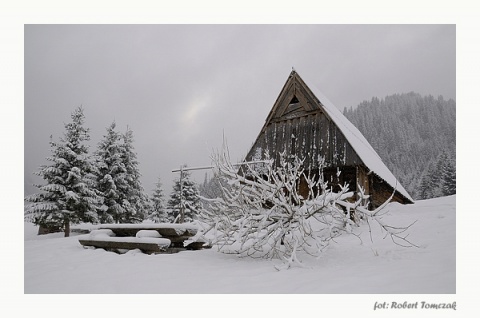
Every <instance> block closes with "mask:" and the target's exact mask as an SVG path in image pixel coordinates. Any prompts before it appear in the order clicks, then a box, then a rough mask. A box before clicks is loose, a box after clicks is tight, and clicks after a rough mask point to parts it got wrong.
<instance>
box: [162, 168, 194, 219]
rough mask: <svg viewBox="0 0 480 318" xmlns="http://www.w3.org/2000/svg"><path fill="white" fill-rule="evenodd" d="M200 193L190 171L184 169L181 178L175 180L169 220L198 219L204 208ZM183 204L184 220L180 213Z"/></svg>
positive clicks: (169, 204)
mask: <svg viewBox="0 0 480 318" xmlns="http://www.w3.org/2000/svg"><path fill="white" fill-rule="evenodd" d="M184 167H186V166H184ZM198 194H199V193H198V187H197V184H196V183H195V181H193V180H191V179H190V173H189V172H188V171H182V172H181V173H180V176H179V178H178V179H176V180H175V183H174V185H173V191H172V193H171V195H170V199H169V200H168V205H167V207H168V215H169V217H168V218H169V220H170V221H172V222H180V223H182V222H189V221H192V220H195V219H197V216H198V214H199V213H200V211H201V208H202V205H201V202H200V198H199V197H198ZM181 206H182V207H183V211H184V213H183V218H184V219H183V220H182V215H181V213H180V212H181Z"/></svg>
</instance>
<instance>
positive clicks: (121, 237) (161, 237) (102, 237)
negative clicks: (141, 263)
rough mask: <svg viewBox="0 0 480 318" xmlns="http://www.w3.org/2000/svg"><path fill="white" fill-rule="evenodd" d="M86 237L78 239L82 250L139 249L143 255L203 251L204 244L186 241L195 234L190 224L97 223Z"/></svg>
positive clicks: (118, 250)
mask: <svg viewBox="0 0 480 318" xmlns="http://www.w3.org/2000/svg"><path fill="white" fill-rule="evenodd" d="M89 230H90V235H89V236H88V237H87V238H82V239H79V242H80V244H82V245H83V246H84V247H96V248H103V249H106V250H110V251H114V252H120V253H121V252H125V251H128V250H132V249H140V250H141V251H143V252H145V253H149V254H152V253H176V252H179V251H184V250H198V249H203V248H205V246H204V245H205V242H203V241H200V242H199V241H195V242H192V241H190V242H189V239H191V238H192V237H193V236H194V235H195V234H196V233H197V231H198V229H197V227H196V226H195V225H193V224H188V223H186V224H171V223H151V224H145V223H140V224H100V225H97V226H93V227H91V228H90V229H89Z"/></svg>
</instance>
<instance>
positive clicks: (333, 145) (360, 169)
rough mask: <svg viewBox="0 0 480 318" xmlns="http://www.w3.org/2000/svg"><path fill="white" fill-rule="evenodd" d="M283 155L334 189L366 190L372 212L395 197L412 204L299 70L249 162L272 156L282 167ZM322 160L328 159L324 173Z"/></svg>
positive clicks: (355, 131)
mask: <svg viewBox="0 0 480 318" xmlns="http://www.w3.org/2000/svg"><path fill="white" fill-rule="evenodd" d="M282 152H284V153H285V154H286V155H296V156H298V157H300V158H303V159H304V160H305V161H304V167H305V169H306V170H307V171H309V172H310V173H314V174H317V175H320V173H322V174H323V177H324V180H326V181H328V182H329V183H331V185H332V186H335V185H336V184H342V185H343V184H344V183H347V184H348V185H349V189H350V190H351V191H355V192H356V191H358V185H361V186H362V187H363V188H364V189H365V192H366V194H368V195H369V196H370V207H371V208H375V207H377V206H379V205H380V204H382V203H383V202H385V201H386V200H387V199H388V198H389V197H390V196H391V195H392V193H394V192H395V194H394V197H393V201H396V202H399V203H402V204H407V203H413V199H412V198H411V197H410V195H409V194H408V193H407V191H406V190H405V189H404V188H403V187H402V185H401V184H400V183H399V182H398V181H397V179H396V178H395V176H394V175H393V174H392V173H391V172H390V170H389V169H388V168H387V167H386V166H385V164H384V163H383V162H382V160H381V159H380V157H379V156H378V154H377V153H376V152H375V150H374V149H373V148H372V146H370V144H369V143H368V141H367V140H366V139H365V137H364V136H363V135H362V134H361V133H360V131H359V130H358V129H357V128H356V127H355V126H353V124H352V123H350V121H348V119H346V118H345V116H343V114H342V113H341V112H340V111H339V110H338V109H337V108H336V107H335V106H334V105H333V104H332V103H331V102H330V101H328V99H327V98H325V96H323V94H321V93H320V92H319V91H318V90H317V89H316V88H315V86H313V85H307V84H306V82H305V81H304V80H303V79H302V78H301V77H300V75H299V74H298V73H297V72H296V71H295V70H292V72H291V73H290V75H289V77H288V79H287V82H286V83H285V85H284V86H283V88H282V90H281V92H280V95H279V96H278V98H277V100H276V101H275V103H274V105H273V108H272V110H271V111H270V113H269V114H268V117H267V119H266V121H265V124H264V126H263V128H262V130H261V131H260V134H259V135H258V137H257V139H256V140H255V143H254V144H253V146H252V148H251V149H250V151H249V152H248V154H247V156H246V158H245V160H246V161H255V160H263V159H265V158H266V156H267V155H266V154H268V156H269V157H270V158H271V159H274V160H275V163H276V164H278V163H279V156H280V155H279V154H280V153H282ZM319 158H324V160H325V162H324V165H323V168H322V171H319ZM339 171H340V174H338V172H339ZM305 186H306V185H304V184H302V182H301V181H300V182H299V188H300V189H299V191H300V193H302V191H308V190H307V188H306V187H305ZM302 187H305V189H302Z"/></svg>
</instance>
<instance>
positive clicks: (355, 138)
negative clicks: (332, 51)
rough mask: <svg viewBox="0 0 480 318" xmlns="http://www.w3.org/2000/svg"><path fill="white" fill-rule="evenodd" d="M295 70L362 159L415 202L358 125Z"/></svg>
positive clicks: (377, 173)
mask: <svg viewBox="0 0 480 318" xmlns="http://www.w3.org/2000/svg"><path fill="white" fill-rule="evenodd" d="M295 72H296V73H297V75H298V76H299V77H300V78H301V79H302V81H303V82H304V83H305V84H306V86H307V87H308V88H309V89H310V90H311V91H312V93H313V95H314V96H315V97H316V98H317V99H318V101H319V102H320V103H321V104H322V105H323V106H324V109H325V111H326V112H327V114H328V115H329V116H330V118H331V119H332V120H333V121H334V123H335V124H336V125H337V126H338V128H340V130H341V131H342V133H343V134H344V135H345V138H346V139H347V140H348V141H349V143H350V145H351V146H352V147H353V149H354V150H355V151H356V152H357V154H358V155H359V157H360V158H361V159H362V161H363V163H364V164H365V165H366V166H367V167H368V168H369V169H370V170H371V171H373V172H374V173H375V174H376V175H378V176H379V177H380V178H382V179H383V180H385V181H386V182H388V184H390V185H391V186H392V187H393V188H394V189H396V191H398V192H400V193H401V194H402V195H403V196H404V197H406V198H407V199H409V200H410V201H412V202H414V200H413V199H412V197H411V196H410V195H409V194H408V192H407V191H406V190H405V189H404V188H403V186H402V185H401V184H400V182H399V181H398V180H397V178H396V177H395V176H394V175H393V174H392V172H391V171H390V169H388V168H387V166H386V165H385V164H384V163H383V161H382V159H381V158H380V156H379V155H378V154H377V152H376V151H375V150H374V149H373V147H372V146H371V145H370V143H369V142H368V141H367V139H365V137H364V136H363V134H362V133H361V132H360V131H359V130H358V129H357V127H355V126H354V125H353V124H352V123H351V122H350V121H349V120H348V119H347V118H346V117H345V116H344V115H343V114H342V113H341V112H340V110H339V109H338V108H337V107H336V106H335V105H333V103H332V102H331V101H330V100H329V99H328V98H327V97H326V96H325V95H324V94H323V93H322V92H321V91H320V90H319V89H318V88H317V87H316V86H315V85H311V84H312V83H313V82H310V81H307V80H305V78H304V77H303V76H300V74H299V73H298V71H295Z"/></svg>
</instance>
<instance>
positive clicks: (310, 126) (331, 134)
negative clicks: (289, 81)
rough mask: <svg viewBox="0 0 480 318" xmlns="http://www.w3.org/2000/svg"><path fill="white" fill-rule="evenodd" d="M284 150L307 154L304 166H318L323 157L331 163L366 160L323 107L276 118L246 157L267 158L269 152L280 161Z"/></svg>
mask: <svg viewBox="0 0 480 318" xmlns="http://www.w3.org/2000/svg"><path fill="white" fill-rule="evenodd" d="M282 152H285V154H286V155H297V156H298V157H300V158H305V162H304V166H305V167H306V168H307V169H309V170H311V169H315V168H318V160H319V158H325V165H326V166H327V167H338V166H356V165H359V164H363V163H362V161H361V160H360V158H359V157H358V155H357V154H356V152H355V151H354V150H353V148H352V147H351V146H350V144H349V143H348V141H347V140H346V139H345V136H344V135H343V134H342V132H341V131H340V130H339V129H338V128H337V126H336V125H335V124H334V123H333V122H332V121H331V120H330V119H329V118H327V117H326V116H325V114H324V113H323V112H320V111H317V112H315V113H314V114H309V115H306V116H298V117H294V118H289V119H287V120H278V121H277V120H273V122H270V124H268V125H267V126H266V127H265V128H264V130H263V131H262V132H261V134H260V135H259V137H258V139H257V141H256V142H255V144H254V145H253V147H252V148H251V150H250V152H249V153H248V154H247V156H246V160H247V161H252V160H263V159H266V154H265V153H268V155H269V156H270V158H271V159H274V160H275V163H276V164H278V163H279V160H280V153H282Z"/></svg>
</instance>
